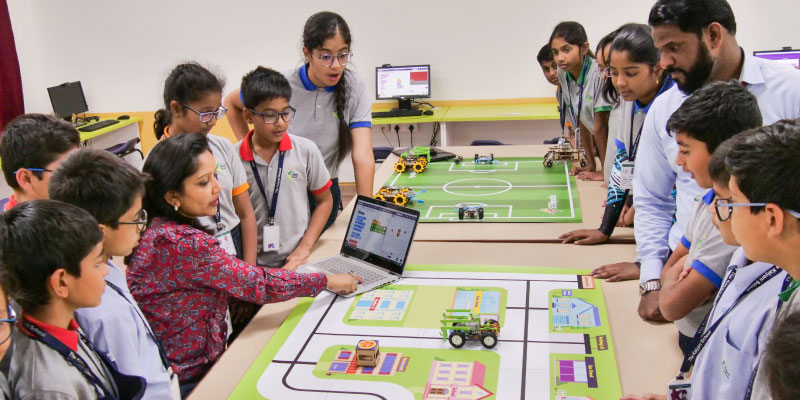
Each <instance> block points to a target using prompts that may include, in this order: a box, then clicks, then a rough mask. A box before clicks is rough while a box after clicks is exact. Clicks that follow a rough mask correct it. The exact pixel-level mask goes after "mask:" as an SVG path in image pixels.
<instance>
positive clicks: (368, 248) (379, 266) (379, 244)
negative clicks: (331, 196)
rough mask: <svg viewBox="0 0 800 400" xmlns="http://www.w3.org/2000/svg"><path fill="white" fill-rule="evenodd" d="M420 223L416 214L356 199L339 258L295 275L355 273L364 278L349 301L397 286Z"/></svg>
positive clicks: (385, 203)
mask: <svg viewBox="0 0 800 400" xmlns="http://www.w3.org/2000/svg"><path fill="white" fill-rule="evenodd" d="M418 222H419V211H417V210H412V209H410V208H406V207H402V206H398V205H396V204H392V203H387V202H383V201H380V200H376V199H373V198H370V197H366V196H358V197H357V198H356V204H355V207H354V208H353V215H352V216H351V217H350V224H349V225H348V226H347V234H346V235H345V237H344V242H343V243H342V249H341V251H340V252H339V255H336V256H332V257H328V258H326V259H323V260H319V261H315V262H312V263H309V264H306V265H303V266H301V267H300V268H298V269H297V272H306V273H312V272H324V273H327V274H342V273H345V274H346V273H354V274H356V275H359V276H361V277H362V278H364V282H363V283H361V284H359V286H358V290H356V291H355V292H353V293H350V294H347V295H342V296H345V297H352V296H355V295H358V294H361V293H365V292H369V291H370V290H374V289H377V288H379V287H381V286H385V285H388V284H390V283H392V282H396V281H397V280H399V279H400V278H401V277H402V275H403V269H404V268H405V266H406V258H407V257H408V252H409V250H410V249H411V242H412V241H413V240H414V233H415V232H416V230H417V223H418Z"/></svg>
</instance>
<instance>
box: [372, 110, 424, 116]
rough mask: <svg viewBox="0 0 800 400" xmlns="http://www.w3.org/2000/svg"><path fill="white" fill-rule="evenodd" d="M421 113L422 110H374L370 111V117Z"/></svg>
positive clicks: (418, 114) (417, 114)
mask: <svg viewBox="0 0 800 400" xmlns="http://www.w3.org/2000/svg"><path fill="white" fill-rule="evenodd" d="M421 115H422V110H391V111H374V112H373V113H372V118H392V117H419V116H421Z"/></svg>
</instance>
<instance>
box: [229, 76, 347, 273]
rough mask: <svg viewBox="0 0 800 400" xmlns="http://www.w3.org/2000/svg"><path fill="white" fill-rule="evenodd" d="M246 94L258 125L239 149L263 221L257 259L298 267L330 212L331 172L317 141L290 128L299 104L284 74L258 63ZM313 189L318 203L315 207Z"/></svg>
mask: <svg viewBox="0 0 800 400" xmlns="http://www.w3.org/2000/svg"><path fill="white" fill-rule="evenodd" d="M241 95H242V100H243V103H244V106H245V108H244V115H245V118H246V119H247V122H248V123H250V124H252V125H253V129H252V130H251V131H250V132H248V133H247V135H246V136H245V138H244V139H243V140H242V141H240V142H239V143H237V144H236V149H237V152H238V154H239V158H240V159H241V160H242V164H243V165H244V169H245V171H246V172H247V180H248V182H249V183H250V189H249V193H250V201H251V202H252V203H253V209H254V210H255V214H256V220H257V221H258V227H259V231H258V265H259V266H265V267H272V268H280V267H283V268H286V269H289V270H292V271H294V270H295V269H297V267H298V266H300V265H302V264H304V263H306V261H307V258H308V256H309V254H310V252H311V247H312V246H313V245H314V243H316V241H317V238H318V237H319V235H320V233H321V232H322V228H323V227H324V226H325V222H326V220H327V219H328V215H330V212H331V207H332V206H333V198H332V197H331V191H330V187H331V180H330V175H329V173H328V170H327V169H326V168H325V162H324V160H323V158H322V153H320V150H319V148H318V147H317V146H316V145H315V144H314V142H312V141H311V140H309V139H306V138H303V137H299V136H295V135H290V134H288V133H287V132H286V130H287V129H288V128H289V123H290V121H291V119H292V117H294V113H295V110H294V108H292V107H291V106H290V105H289V100H290V98H291V96H292V89H291V86H290V85H289V82H288V81H287V79H286V78H285V77H284V76H283V75H282V74H280V73H279V72H276V71H274V70H271V69H268V68H264V67H258V68H256V69H255V70H253V71H251V72H249V73H248V74H247V75H245V76H244V78H242V85H241ZM309 192H310V193H311V195H312V196H313V198H314V200H316V203H317V207H316V208H315V209H314V212H313V213H311V212H310V211H309V200H310V198H309Z"/></svg>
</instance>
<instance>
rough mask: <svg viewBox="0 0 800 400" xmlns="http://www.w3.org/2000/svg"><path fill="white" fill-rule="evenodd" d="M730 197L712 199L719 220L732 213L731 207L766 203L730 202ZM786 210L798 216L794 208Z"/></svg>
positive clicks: (758, 205)
mask: <svg viewBox="0 0 800 400" xmlns="http://www.w3.org/2000/svg"><path fill="white" fill-rule="evenodd" d="M732 201H733V200H732V199H730V198H727V199H717V200H715V201H714V211H716V212H717V218H719V220H720V221H723V222H724V221H727V220H729V219H730V218H731V215H733V207H765V206H766V205H767V203H732ZM785 210H786V212H788V213H789V214H792V216H794V217H795V218H800V212H797V211H795V210H789V209H785Z"/></svg>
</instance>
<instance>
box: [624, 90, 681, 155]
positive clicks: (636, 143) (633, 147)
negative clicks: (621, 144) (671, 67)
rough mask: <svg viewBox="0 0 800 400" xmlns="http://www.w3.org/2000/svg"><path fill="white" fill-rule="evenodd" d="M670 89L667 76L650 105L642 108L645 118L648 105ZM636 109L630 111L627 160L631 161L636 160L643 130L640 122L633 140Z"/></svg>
mask: <svg viewBox="0 0 800 400" xmlns="http://www.w3.org/2000/svg"><path fill="white" fill-rule="evenodd" d="M671 87H672V77H670V76H669V75H667V77H666V78H664V83H663V84H662V85H661V89H658V93H656V97H653V100H650V104H648V106H647V107H642V108H640V110H644V115H645V116H647V110H648V109H649V108H650V105H652V104H653V102H654V101H655V100H656V99H657V98H658V96H661V93H664V91H665V90H667V89H669V88H671ZM635 110H636V107H635V106H634V110H631V130H630V142H628V143H629V144H630V146H631V148H630V149H629V150H630V151H628V159H629V160H630V161H633V160H635V159H636V151H637V150H638V149H639V139H640V138H641V137H642V128H644V122H642V126H640V127H639V133H637V134H636V141H634V140H633V120H634V116H635V115H636V111H635Z"/></svg>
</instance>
